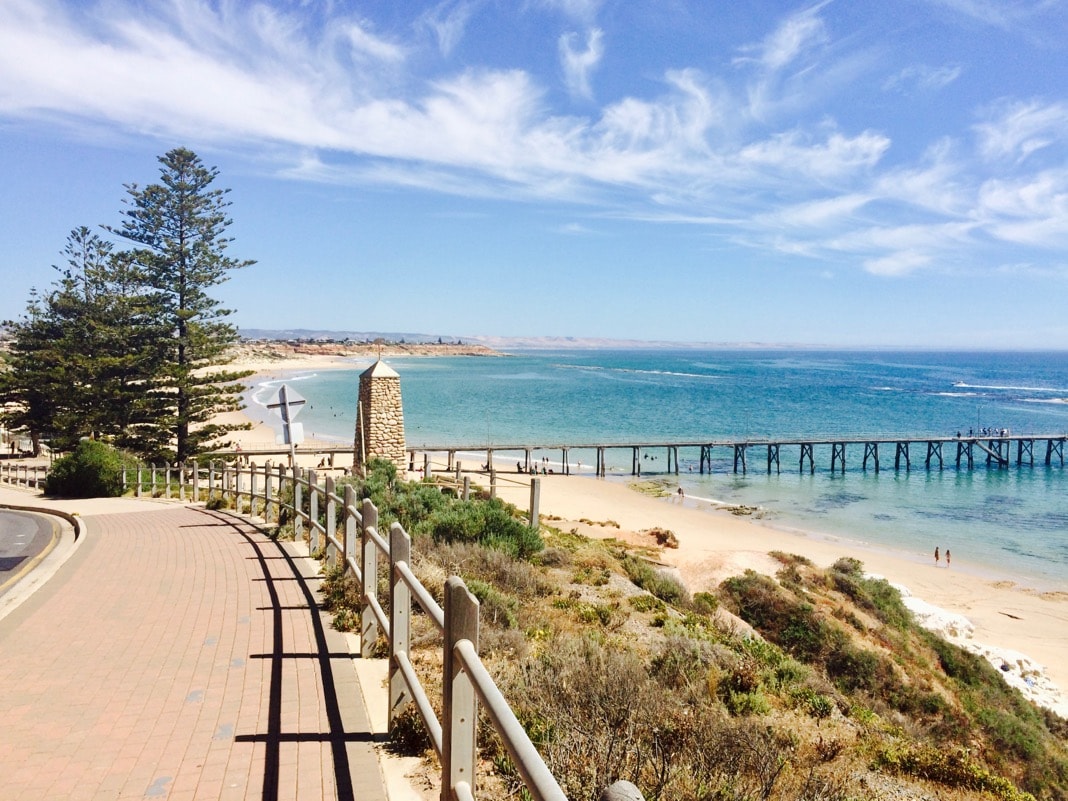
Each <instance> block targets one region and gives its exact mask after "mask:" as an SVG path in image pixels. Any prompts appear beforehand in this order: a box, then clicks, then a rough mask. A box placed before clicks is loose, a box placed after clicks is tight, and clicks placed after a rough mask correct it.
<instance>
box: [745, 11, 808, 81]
mask: <svg viewBox="0 0 1068 801" xmlns="http://www.w3.org/2000/svg"><path fill="white" fill-rule="evenodd" d="M825 5H826V2H823V3H819V4H818V5H815V6H812V7H810V8H807V9H805V10H803V11H799V12H798V13H796V14H793V15H791V16H790V17H788V18H787V19H785V20H784V21H783V22H782V24H780V25H779V27H778V28H776V29H775V30H774V31H772V32H771V33H770V34H769V35H768V36H767V37H765V38H764V40H763V41H762V42H761V43H760V44H759V45H748V46H746V47H744V48H742V52H744V53H755V54H756V55H755V56H743V57H742V58H740V59H737V61H736V63H744V62H747V61H752V60H753V59H754V58H755V59H756V61H757V62H758V63H759V64H760V66H761V67H763V68H764V69H765V70H768V71H770V72H778V71H780V70H782V69H783V68H784V67H786V66H788V65H789V64H792V63H793V62H795V61H796V60H797V59H798V58H799V57H800V56H801V55H802V54H803V53H806V52H808V51H809V50H811V49H813V48H814V47H816V46H818V45H822V44H824V43H826V42H827V38H828V37H827V30H826V27H825V26H824V24H823V20H822V19H820V17H819V16H818V13H819V11H820V10H821V9H822V8H823V7H824V6H825Z"/></svg>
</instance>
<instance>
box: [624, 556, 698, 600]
mask: <svg viewBox="0 0 1068 801" xmlns="http://www.w3.org/2000/svg"><path fill="white" fill-rule="evenodd" d="M623 569H624V570H626V571H627V575H628V576H629V577H630V580H631V581H633V582H634V583H635V584H636V585H637V586H639V587H641V588H642V589H643V590H645V591H646V592H649V593H652V594H653V595H655V596H656V597H657V598H659V599H660V600H661V601H665V602H667V603H669V604H680V603H687V602H688V601H689V597H688V593H687V592H686V588H685V587H684V586H682V584H681V583H680V582H679V581H678V579H676V578H674V577H673V576H668V575H665V574H664V573H662V572H661V571H659V570H657V569H656V568H655V567H653V566H652V565H651V564H649V563H648V562H646V561H644V560H642V559H638V558H636V557H634V556H626V557H624V558H623Z"/></svg>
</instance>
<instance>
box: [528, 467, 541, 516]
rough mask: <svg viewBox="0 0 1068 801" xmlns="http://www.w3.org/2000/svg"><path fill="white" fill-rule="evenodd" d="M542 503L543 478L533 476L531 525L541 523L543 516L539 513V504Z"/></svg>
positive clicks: (531, 483) (531, 482)
mask: <svg viewBox="0 0 1068 801" xmlns="http://www.w3.org/2000/svg"><path fill="white" fill-rule="evenodd" d="M540 503H541V479H540V478H533V479H531V480H530V527H531V528H534V527H535V526H537V525H539V524H540V523H541V516H540V515H539V514H538V506H539V504H540Z"/></svg>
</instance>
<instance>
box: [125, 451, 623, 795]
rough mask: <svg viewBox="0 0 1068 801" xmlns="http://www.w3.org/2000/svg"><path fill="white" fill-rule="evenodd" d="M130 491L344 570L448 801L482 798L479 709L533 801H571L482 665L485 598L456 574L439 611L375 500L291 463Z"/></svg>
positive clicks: (185, 476) (195, 471) (150, 470)
mask: <svg viewBox="0 0 1068 801" xmlns="http://www.w3.org/2000/svg"><path fill="white" fill-rule="evenodd" d="M456 477H457V478H458V477H459V474H457V476H456ZM463 478H464V479H465V480H463V481H461V482H460V483H459V484H456V483H455V482H453V483H452V485H451V486H448V487H446V489H451V490H452V491H455V492H457V494H458V495H466V494H468V493H470V490H471V488H470V484H469V481H470V479H469V477H467V476H464V477H463ZM437 483H442V482H440V481H439V482H437ZM444 483H445V484H449V482H448V481H446V482H444ZM538 485H539V482H538V480H537V479H534V480H533V481H532V482H531V487H532V490H531V496H532V498H535V499H536V497H537V487H538ZM124 486H125V487H127V489H128V491H132V493H133V494H134V495H135V496H136V497H145V496H150V497H158V498H173V499H177V500H184V501H192V502H194V503H196V502H205V503H209V504H212V503H213V502H217V501H218V500H219V499H225V502H226V503H228V504H232V505H233V510H234V511H235V512H236V513H237V514H239V515H245V516H249V517H253V518H257V519H259V520H260V521H262V522H263V523H264V524H266V525H268V526H269V525H271V524H272V523H274V524H276V525H281V524H282V522H283V521H286V522H292V525H293V533H294V537H295V538H296V539H297V540H299V541H303V542H306V543H307V546H308V549H309V552H310V553H311V554H312V555H313V556H322V557H323V558H324V559H325V561H326V563H327V564H328V565H330V566H332V567H335V568H337V567H341V568H342V571H343V573H344V574H345V575H348V576H351V577H353V578H354V579H355V581H356V583H357V585H358V587H359V598H360V610H359V616H360V656H362V657H364V658H369V657H371V656H372V655H373V654H374V652H375V649H376V647H377V644H378V641H379V639H380V637H381V638H383V639H385V640H386V642H387V643H388V648H389V655H388V659H389V663H388V664H389V666H388V682H387V686H386V692H387V693H388V710H389V712H388V715H389V717H388V724H389V728H390V729H392V728H393V727H394V725H395V723H396V721H397V719H398V716H399V715H400V714H401V713H402V712H404V711H405V710H406V709H407V708H408V707H409V705H413V706H414V709H415V710H416V712H417V713H418V715H419V717H420V719H421V720H422V722H423V725H424V726H425V727H426V731H427V733H428V734H429V737H430V741H431V743H432V744H433V748H434V751H435V753H436V754H437V756H438V760H439V762H440V764H441V772H442V773H441V775H442V794H441V798H442V799H443V801H454V800H455V801H473V799H475V798H476V797H477V796H476V793H475V787H476V771H477V766H478V742H477V721H478V710H479V706H480V705H481V707H482V709H483V710H484V711H485V714H486V717H487V719H488V720H489V722H490V724H491V726H492V727H493V729H494V731H495V732H496V733H497V734H498V735H499V736H500V738H501V741H502V742H503V744H504V747H505V749H506V750H507V752H508V754H509V756H510V757H511V759H512V762H513V764H514V765H515V767H516V770H517V772H518V774H519V776H520V777H521V778H522V780H523V783H524V785H525V786H526V789H527V792H528V793H529V794H530V797H531V798H533V799H535V800H536V801H567V796H566V795H565V794H564V792H563V790H562V789H561V787H560V784H559V782H557V780H556V778H555V777H554V776H553V775H552V773H551V771H550V770H549V768H548V766H547V765H546V764H545V761H544V759H542V757H541V755H540V754H539V753H538V751H537V749H536V748H535V747H534V744H533V743H532V742H531V740H530V738H529V737H528V736H527V734H526V731H525V730H524V729H523V727H522V725H521V724H520V723H519V721H518V719H517V718H516V716H515V713H514V712H512V709H511V707H510V706H509V704H508V701H507V699H505V697H504V695H503V694H502V693H501V691H500V689H499V688H498V687H497V685H496V683H495V682H494V681H493V678H492V677H491V676H490V674H489V672H488V670H487V669H486V667H485V665H484V664H483V663H482V660H481V658H480V657H479V654H478V639H479V602H478V600H477V599H476V598H475V597H474V595H472V594H471V592H470V591H469V590H468V589H467V586H466V585H465V584H464V582H463V580H462V579H461V578H460V577H459V576H455V575H454V576H450V577H449V578H448V580H447V581H446V582H445V587H444V594H443V598H444V606H442V605H440V604H439V603H438V602H437V601H436V600H435V597H434V594H433V593H432V592H431V591H430V590H429V589H427V588H426V587H425V586H424V585H423V584H422V583H421V582H420V581H419V579H418V577H416V575H415V573H414V572H413V571H412V568H411V562H410V560H411V537H410V536H409V535H408V533H407V532H406V531H405V530H404V527H403V526H401V525H400V524H399V523H393V524H392V525H391V526H390V528H389V532H388V533H387V534H385V535H383V533H380V532H379V530H378V509H377V508H376V507H375V505H374V504H373V503H372V502H371V500H370V499H367V498H365V499H363V500H362V501H360V500H359V499H357V497H356V491H355V488H354V487H353V486H352V485H347V484H346V485H343V488H342V487H341V486H339V484H338V483H337V481H336V480H335V478H334V477H333V476H330V475H327V476H325V477H324V478H323V479H322V480H321V481H320V478H319V475H318V474H317V472H316V471H315V470H306V469H301V468H296V467H294V468H289V467H287V466H285V465H276V466H271V465H270V464H267V465H264V466H262V467H257V466H256V465H255V464H249V465H242V464H240V463H236V464H234V463H220V462H209V463H207V464H206V465H200V464H197V463H196V462H192V463H190V464H188V465H186V464H182V465H164V466H159V467H157V466H151V465H150V466H147V467H146V466H136V467H129V468H127V469H126V470H125V471H124ZM535 514H536V510H535ZM534 519H535V520H536V519H537V518H536V517H535V518H534ZM380 559H381V560H382V563H383V567H386V565H387V564H388V570H386V571H385V573H386V575H388V577H389V578H388V581H387V582H384V583H385V585H386V586H385V587H380V583H381V582H380V581H379V560H380ZM413 603H414V604H416V605H417V606H418V607H419V609H421V610H422V611H423V613H424V614H425V615H426V617H427V619H428V620H430V621H432V622H433V624H434V626H435V628H436V629H437V631H438V634H439V636H440V637H441V648H442V664H443V669H442V677H441V678H442V688H443V692H442V695H443V697H442V702H441V708H440V712H439V711H437V710H435V709H434V706H433V704H432V703H431V701H430V699H429V697H428V695H427V692H426V690H425V689H424V686H423V683H422V681H421V680H420V678H419V676H418V674H417V673H416V670H415V668H414V666H413V660H412V658H411V656H410V646H411V628H410V626H411V617H412V611H413V609H412V604H413ZM611 789H612V788H608V789H607V790H606V791H605V793H606V795H605V796H604V797H605V798H610V797H612V795H611V794H610V792H609V791H610V790H611ZM629 797H633V796H629Z"/></svg>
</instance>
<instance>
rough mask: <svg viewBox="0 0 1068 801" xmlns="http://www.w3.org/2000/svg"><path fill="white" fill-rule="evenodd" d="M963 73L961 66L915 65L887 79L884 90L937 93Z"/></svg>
mask: <svg viewBox="0 0 1068 801" xmlns="http://www.w3.org/2000/svg"><path fill="white" fill-rule="evenodd" d="M963 71H964V69H963V67H961V66H960V65H959V64H945V65H943V66H941V67H931V66H928V65H927V64H913V65H910V66H908V67H905V68H904V69H902V70H900V71H898V72H897V73H895V74H894V75H891V76H890V77H889V78H887V79H886V80H885V81H884V82H883V89H885V90H887V91H896V92H902V93H905V94H908V93H910V92H914V91H921V92H931V91H937V90H939V89H944V88H946V87H947V86H949V85H950V84H951V83H953V82H954V81H956V80H957V79H958V78H960V76H961V73H963Z"/></svg>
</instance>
